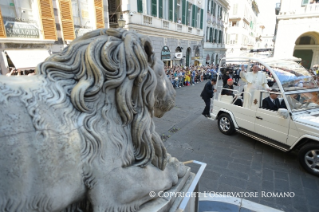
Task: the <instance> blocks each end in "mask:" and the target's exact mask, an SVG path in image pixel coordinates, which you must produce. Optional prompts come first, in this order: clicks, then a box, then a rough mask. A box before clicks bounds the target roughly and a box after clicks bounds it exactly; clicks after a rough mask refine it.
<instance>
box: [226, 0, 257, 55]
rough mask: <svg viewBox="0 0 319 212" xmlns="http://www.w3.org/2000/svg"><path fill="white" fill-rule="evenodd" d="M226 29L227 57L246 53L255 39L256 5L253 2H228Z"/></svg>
mask: <svg viewBox="0 0 319 212" xmlns="http://www.w3.org/2000/svg"><path fill="white" fill-rule="evenodd" d="M230 5H231V8H230V12H229V24H228V29H227V38H226V48H227V56H231V55H237V56H240V55H242V54H245V53H247V52H248V51H249V50H251V49H253V47H254V45H255V42H256V38H257V29H258V26H257V17H258V14H259V9H258V5H257V3H256V1H255V0H230Z"/></svg>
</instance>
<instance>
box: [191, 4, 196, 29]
mask: <svg viewBox="0 0 319 212" xmlns="http://www.w3.org/2000/svg"><path fill="white" fill-rule="evenodd" d="M192 27H195V5H193V6H192Z"/></svg>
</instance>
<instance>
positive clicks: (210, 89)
mask: <svg viewBox="0 0 319 212" xmlns="http://www.w3.org/2000/svg"><path fill="white" fill-rule="evenodd" d="M215 84H216V79H215V78H212V79H211V80H210V81H209V82H207V83H206V84H205V87H204V89H203V91H202V93H201V94H200V96H201V97H202V99H203V100H204V102H205V104H206V106H205V109H204V111H203V113H202V114H203V115H204V116H205V117H208V118H211V116H210V103H211V100H210V99H211V98H213V96H214V92H216V91H217V90H216V89H214V85H215Z"/></svg>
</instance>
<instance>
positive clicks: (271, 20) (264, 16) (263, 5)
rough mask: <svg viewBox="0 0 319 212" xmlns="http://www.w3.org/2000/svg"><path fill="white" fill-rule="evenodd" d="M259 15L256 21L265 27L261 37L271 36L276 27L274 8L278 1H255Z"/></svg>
mask: <svg viewBox="0 0 319 212" xmlns="http://www.w3.org/2000/svg"><path fill="white" fill-rule="evenodd" d="M256 2H257V5H258V9H259V11H260V13H259V14H258V21H259V22H260V23H263V24H264V26H265V29H264V33H263V35H266V34H268V35H273V34H274V32H275V25H276V14H275V7H276V3H280V0H256Z"/></svg>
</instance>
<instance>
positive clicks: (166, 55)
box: [161, 46, 172, 67]
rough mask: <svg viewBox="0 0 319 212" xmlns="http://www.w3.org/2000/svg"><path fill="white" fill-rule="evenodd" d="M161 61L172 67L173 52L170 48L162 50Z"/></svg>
mask: <svg viewBox="0 0 319 212" xmlns="http://www.w3.org/2000/svg"><path fill="white" fill-rule="evenodd" d="M161 59H162V61H163V63H164V65H165V66H168V67H171V66H172V59H171V51H170V50H169V48H168V46H164V47H163V48H162V53H161Z"/></svg>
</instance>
